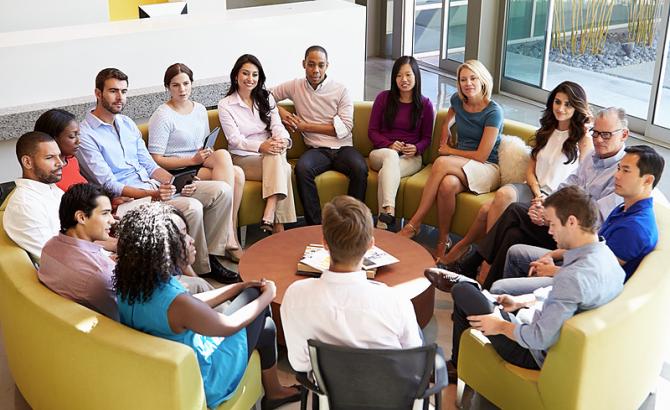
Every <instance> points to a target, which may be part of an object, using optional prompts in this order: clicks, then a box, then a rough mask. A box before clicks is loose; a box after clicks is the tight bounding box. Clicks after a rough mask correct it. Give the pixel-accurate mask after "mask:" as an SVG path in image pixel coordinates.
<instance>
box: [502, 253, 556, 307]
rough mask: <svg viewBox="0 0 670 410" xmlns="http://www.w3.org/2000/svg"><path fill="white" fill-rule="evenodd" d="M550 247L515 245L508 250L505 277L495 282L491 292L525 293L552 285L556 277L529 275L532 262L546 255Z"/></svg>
mask: <svg viewBox="0 0 670 410" xmlns="http://www.w3.org/2000/svg"><path fill="white" fill-rule="evenodd" d="M547 252H549V249H546V248H540V247H538V246H532V245H514V246H512V247H510V248H509V250H508V251H507V257H506V259H505V269H504V271H503V279H499V280H497V281H495V282H493V285H491V293H493V294H496V295H502V294H508V295H514V296H515V295H525V294H527V293H533V291H534V290H536V289H539V288H543V287H546V286H551V285H552V284H553V283H554V278H551V277H547V276H532V277H529V276H528V270H529V269H530V263H531V262H532V261H535V260H537V259H540V258H541V257H542V256H544V255H545V254H546V253H547Z"/></svg>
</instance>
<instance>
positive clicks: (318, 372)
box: [297, 339, 449, 410]
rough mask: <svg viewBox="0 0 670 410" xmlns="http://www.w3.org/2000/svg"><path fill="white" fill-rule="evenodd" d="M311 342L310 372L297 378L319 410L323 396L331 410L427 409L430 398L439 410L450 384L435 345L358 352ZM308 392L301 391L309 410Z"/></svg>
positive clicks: (439, 351)
mask: <svg viewBox="0 0 670 410" xmlns="http://www.w3.org/2000/svg"><path fill="white" fill-rule="evenodd" d="M307 344H308V349H309V357H310V361H311V365H312V371H311V372H310V373H309V374H307V373H298V374H297V379H298V381H299V382H300V383H301V384H302V385H303V386H305V387H306V388H307V389H309V390H311V391H312V407H313V408H318V397H317V394H319V395H324V396H326V397H327V398H328V405H329V408H330V409H331V410H339V409H346V410H372V409H398V410H401V409H402V410H407V409H411V408H412V405H413V404H414V401H415V400H417V399H423V408H424V409H428V405H429V398H430V396H432V395H435V408H436V409H440V406H441V403H440V391H441V390H442V389H443V388H445V387H446V386H447V385H448V383H449V382H448V380H447V367H446V364H445V361H444V355H443V352H442V349H440V348H439V347H438V346H437V345H436V344H434V343H433V344H430V345H427V346H422V347H417V348H414V349H405V350H396V349H357V348H351V347H342V346H334V345H330V344H327V343H322V342H318V341H316V340H312V339H310V340H308V341H307ZM433 374H435V383H434V385H433V386H432V387H429V384H430V381H431V375H433ZM308 394H309V392H308V390H303V396H302V400H301V403H300V408H301V410H305V409H306V408H307V395H308Z"/></svg>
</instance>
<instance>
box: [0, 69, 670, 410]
mask: <svg viewBox="0 0 670 410" xmlns="http://www.w3.org/2000/svg"><path fill="white" fill-rule="evenodd" d="M391 66H392V61H389V60H383V59H371V60H370V61H369V62H368V65H367V72H366V88H365V98H366V100H373V99H374V97H375V96H376V95H377V93H379V91H381V90H383V89H386V88H388V86H389V76H390V71H391ZM422 82H423V94H424V95H426V96H427V97H429V98H430V99H431V101H432V102H433V104H434V105H435V106H436V108H444V107H448V106H449V97H450V96H451V94H453V93H454V92H455V91H456V89H455V87H454V85H455V83H454V81H453V80H451V79H449V78H447V77H444V76H441V75H438V74H436V73H434V72H430V71H425V70H424V71H423V72H422ZM494 98H495V99H496V101H498V102H499V103H501V104H502V105H503V107H504V109H505V115H506V116H507V117H508V118H513V119H516V120H519V121H523V122H527V123H536V122H537V119H538V118H539V113H540V111H541V109H542V108H541V107H540V105H537V104H529V103H526V102H523V101H520V100H517V99H514V98H510V97H507V96H499V95H496V96H494ZM635 143H639V142H635ZM656 148H658V149H659V151H660V152H661V153H662V154H663V155H664V157H665V158H666V160H670V151H668V150H666V149H664V148H659V147H656ZM665 181H666V182H665V183H664V181H663V180H662V181H661V190H662V191H664V192H665V193H666V194H668V193H670V177H666V180H665ZM259 237H260V234H259V233H258V230H257V229H254V228H253V227H249V229H248V230H247V234H246V244H245V246H249V245H250V244H251V243H253V242H255V241H256V240H258V239H259ZM418 240H419V242H421V243H422V244H424V245H425V246H427V247H432V246H433V245H434V244H435V241H436V234H435V232H434V230H431V229H424V230H423V232H422V234H421V235H420V236H419V238H418ZM231 267H233V266H231ZM451 310H452V300H451V296H450V295H449V294H446V293H443V292H439V291H438V292H436V299H435V312H434V317H433V319H432V320H431V322H430V323H429V324H428V326H427V327H426V328H425V329H424V335H425V337H426V340H428V341H436V342H437V343H438V344H439V345H440V346H441V347H442V348H443V349H444V351H445V352H446V353H447V354H449V352H450V351H451V335H452V322H451V318H450V315H451ZM669 353H670V352H669ZM668 363H670V354H669V355H668V357H667V359H666V363H665V365H664V369H663V372H662V377H659V380H658V386H657V393H656V394H655V395H650V396H649V398H648V399H647V400H646V401H645V403H644V404H643V405H642V406H641V407H640V409H641V410H652V409H667V408H670V365H669V364H668ZM279 367H280V369H281V372H280V377H281V379H282V381H283V382H284V383H285V384H293V383H295V379H294V378H293V376H292V375H291V374H290V372H289V371H288V370H289V366H288V362H287V360H286V356H285V352H283V353H280V362H279ZM455 396H456V388H455V385H453V384H452V385H450V386H449V388H447V389H446V390H445V391H444V393H443V407H444V408H445V409H454V408H456V407H455V404H454V400H455ZM464 404H465V406H464V408H466V409H495V406H493V405H492V404H490V403H488V402H487V401H486V400H485V399H484V398H482V397H481V396H479V395H476V394H472V392H469V394H467V395H466V400H465V402H464ZM298 408H299V406H298V404H292V405H287V406H284V407H283V409H298ZM0 409H2V410H29V409H30V406H29V405H28V404H27V403H26V401H25V400H24V399H23V397H22V396H21V394H20V392H19V391H18V390H17V389H16V386H15V385H14V381H13V379H12V376H11V374H10V372H9V369H8V365H7V358H6V355H5V351H4V344H3V342H2V339H1V338H0Z"/></svg>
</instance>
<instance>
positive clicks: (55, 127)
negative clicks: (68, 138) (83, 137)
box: [35, 108, 77, 140]
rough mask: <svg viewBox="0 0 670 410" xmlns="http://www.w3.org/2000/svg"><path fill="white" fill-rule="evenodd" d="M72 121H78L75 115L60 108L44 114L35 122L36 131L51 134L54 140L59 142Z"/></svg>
mask: <svg viewBox="0 0 670 410" xmlns="http://www.w3.org/2000/svg"><path fill="white" fill-rule="evenodd" d="M72 121H75V122H76V121H77V118H76V117H75V116H74V114H72V113H71V112H69V111H65V110H62V109H60V108H53V109H51V110H49V111H46V112H44V113H43V114H42V115H40V117H39V118H38V119H37V121H35V131H40V132H44V133H46V134H49V135H51V137H52V138H53V139H55V140H57V139H58V136H59V135H60V134H61V132H63V130H64V129H65V128H67V126H68V125H70V123H71V122H72Z"/></svg>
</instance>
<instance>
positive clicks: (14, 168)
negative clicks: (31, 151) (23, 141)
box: [0, 139, 21, 182]
mask: <svg viewBox="0 0 670 410" xmlns="http://www.w3.org/2000/svg"><path fill="white" fill-rule="evenodd" d="M0 164H2V167H0V182H7V181H13V180H15V179H16V178H18V177H20V176H21V167H20V166H19V162H18V161H17V160H16V139H11V140H5V141H0Z"/></svg>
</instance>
